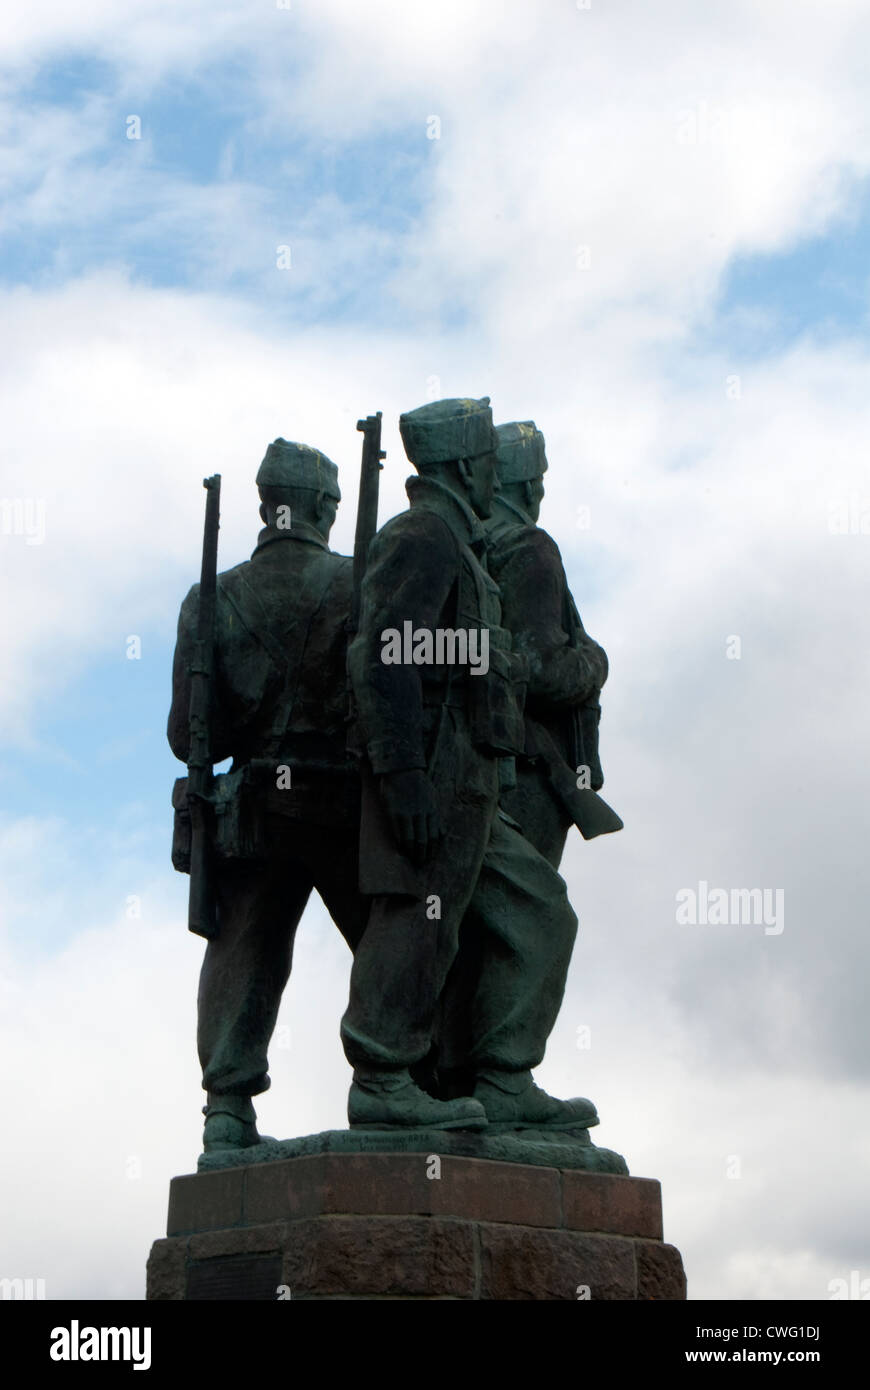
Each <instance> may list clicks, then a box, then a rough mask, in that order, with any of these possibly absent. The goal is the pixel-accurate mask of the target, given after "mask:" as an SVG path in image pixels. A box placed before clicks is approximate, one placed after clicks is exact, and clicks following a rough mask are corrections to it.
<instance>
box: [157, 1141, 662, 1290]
mask: <svg viewBox="0 0 870 1390" xmlns="http://www.w3.org/2000/svg"><path fill="white" fill-rule="evenodd" d="M439 1173H440V1176H439ZM281 1286H283V1288H282V1292H281V1293H280V1294H279V1287H281ZM587 1290H588V1293H587V1292H586V1291H587ZM685 1296H686V1281H685V1275H684V1273H683V1265H682V1260H681V1258H680V1254H679V1251H678V1250H676V1249H675V1248H674V1247H673V1246H672V1245H665V1244H664V1243H663V1239H662V1211H661V1188H660V1186H659V1183H658V1182H656V1181H653V1180H652V1179H649V1178H634V1177H627V1176H619V1175H615V1174H611V1173H589V1172H581V1171H576V1170H562V1169H558V1168H546V1167H541V1166H530V1165H525V1164H519V1163H499V1162H494V1161H492V1160H489V1159H478V1158H466V1157H459V1156H438V1155H436V1154H434V1153H430V1154H429V1155H426V1154H416V1153H402V1154H388V1153H377V1154H368V1153H356V1154H352V1153H348V1154H340V1153H324V1154H317V1155H312V1156H310V1157H301V1158H290V1159H285V1160H280V1161H277V1162H271V1163H262V1164H253V1165H250V1166H246V1167H232V1168H224V1169H220V1170H218V1171H214V1172H201V1173H196V1174H191V1175H189V1176H185V1177H178V1178H174V1179H173V1180H172V1184H171V1188H170V1199H169V1222H168V1227H167V1238H166V1239H165V1240H158V1241H155V1243H154V1246H153V1248H152V1251H151V1257H150V1259H149V1261H148V1293H147V1297H148V1298H149V1299H195V1300H201V1299H240V1298H244V1299H262V1300H274V1299H277V1298H278V1297H284V1298H286V1297H290V1298H292V1299H318V1300H320V1299H330V1298H333V1299H351V1298H362V1299H375V1298H385V1299H533V1300H538V1299H543V1300H551V1299H557V1300H559V1299H569V1300H576V1299H577V1298H585V1297H589V1298H591V1299H593V1300H598V1299H628V1300H637V1299H684V1298H685Z"/></svg>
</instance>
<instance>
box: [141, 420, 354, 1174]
mask: <svg viewBox="0 0 870 1390" xmlns="http://www.w3.org/2000/svg"><path fill="white" fill-rule="evenodd" d="M257 486H258V489H259V493H260V499H261V506H260V516H261V518H262V520H263V522H264V523H265V526H264V529H263V530H262V531H261V532H260V535H259V537H258V541H257V548H256V550H255V551H254V553H253V555H252V557H251V559H250V560H249V561H246V562H245V563H244V564H241V565H237V566H236V567H235V568H234V569H231V570H228V571H226V572H225V573H224V574H222V575H220V576H219V580H218V595H217V633H216V644H215V645H216V652H215V673H214V698H213V709H212V735H211V737H212V758H213V761H215V762H221V761H223V759H225V758H227V757H232V758H233V765H232V769H231V771H230V772H229V773H228V774H223V775H219V776H218V777H217V778H216V779H215V781H216V798H215V800H216V815H215V834H214V848H215V854H216V858H217V865H216V892H217V917H218V932H217V936H216V937H215V939H213V940H210V941H209V944H208V947H207V949H206V953H205V959H204V962H203V966H202V973H201V976H200V985H199V998H198V1029H197V1044H198V1049H199V1057H200V1062H201V1065H202V1072H203V1081H202V1084H203V1089H204V1090H205V1091H206V1092H207V1105H206V1106H205V1108H204V1114H205V1116H206V1122H205V1131H204V1136H203V1143H204V1148H205V1150H206V1151H207V1152H208V1151H213V1150H215V1149H224V1148H237V1147H246V1146H248V1145H250V1144H254V1143H257V1142H258V1137H259V1136H258V1135H257V1131H256V1126H255V1112H254V1107H253V1105H252V1102H251V1097H252V1096H255V1095H258V1094H259V1093H260V1092H262V1091H265V1090H267V1089H268V1087H269V1084H270V1082H269V1076H268V1060H267V1048H268V1044H269V1040H270V1038H271V1036H272V1032H273V1030H274V1027H275V1022H276V1019H277V1015H278V1008H279V1005H280V1001H281V995H282V992H283V990H284V987H285V985H286V983H287V980H288V978H289V974H290V967H291V961H292V954H293V941H294V936H295V932H296V928H297V926H298V924H299V919H300V918H301V916H302V912H303V910H304V908H305V904H306V903H307V901H308V898H309V896H310V894H311V891H312V888H316V889H317V891H318V892H319V894H320V896H321V897H322V899H323V901H324V903H325V905H326V907H327V909H328V910H329V912H330V915H331V916H332V918H333V920H334V922H335V923H336V925H337V926H338V928H339V930H340V931H341V933H342V935H343V936H344V938H345V940H346V941H347V943H348V945H349V946H350V947H351V949H352V950H353V949H354V948H355V947H356V945H357V943H358V941H359V939H360V936H361V934H362V931H363V927H364V925H365V916H366V912H367V904H366V902H365V900H364V899H363V898H362V897H361V896H360V893H359V890H358V877H359V866H358V833H359V784H358V777H357V775H356V771H355V767H354V766H353V764H352V763H349V762H348V757H347V754H346V749H345V719H346V714H347V684H346V648H347V635H346V623H347V619H348V615H349V612H350V605H351V576H352V561H351V559H350V558H348V557H345V556H343V555H336V554H333V552H331V551H330V550H329V547H328V544H327V542H328V538H329V533H330V530H331V528H332V525H333V522H334V521H335V515H336V510H337V507H338V503H339V501H340V498H341V493H340V491H339V487H338V470H337V468H336V466H335V464H334V463H332V462H331V461H330V460H329V459H328V458H326V457H325V456H324V455H323V454H322V453H320V452H319V451H318V450H317V449H312V448H309V447H308V446H307V445H305V444H294V443H288V442H287V441H286V440H283V439H276V440H275V442H274V443H273V444H270V445H269V448H268V449H267V451H266V456H265V458H264V459H263V462H262V464H261V466H260V470H259V472H258V474H257ZM198 596H199V585H194V587H193V588H192V589H191V591H190V593H189V594H188V596H187V598H186V599H185V600H184V603H183V605H182V609H181V616H180V618H179V624H178V643H177V646H176V651H175V662H174V668H173V690H172V710H171V713H170V716H169V728H168V737H169V742H170V745H171V747H172V751H173V753H174V754H175V756H176V757H177V758H180V759H181V760H182V761H185V762H186V761H187V758H188V749H189V740H190V730H189V723H188V713H189V706H190V667H191V660H192V651H193V645H194V640H195V638H194V635H195V632H196V619H197V609H198ZM174 800H175V803H176V806H177V808H178V815H177V825H178V823H179V821H180V822H181V824H182V826H183V823H184V819H185V817H184V809H183V796H181V797H178V796H177V797H176V798H174ZM174 858H175V861H176V867H182V866H183V864H184V849H183V846H182V847H180V848H179V847H178V846H176V852H175V853H174Z"/></svg>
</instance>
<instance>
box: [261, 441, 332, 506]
mask: <svg viewBox="0 0 870 1390" xmlns="http://www.w3.org/2000/svg"><path fill="white" fill-rule="evenodd" d="M257 487H302V488H311V489H312V490H313V491H316V492H325V493H326V495H327V497H334V498H335V499H336V501H338V502H340V501H341V490H340V488H339V486H338V469H337V468H336V466H335V464H334V463H333V462H332V459H328V458H327V457H326V455H325V454H322V453H321V452H320V450H319V449H312V448H311V446H310V445H309V444H292V443H290V442H289V441H288V440H286V439H276V440H275V441H274V443H273V444H270V445H269V447H268V449H267V450H266V456H265V458H264V459H263V462H262V463H261V464H260V469H259V472H258V473H257Z"/></svg>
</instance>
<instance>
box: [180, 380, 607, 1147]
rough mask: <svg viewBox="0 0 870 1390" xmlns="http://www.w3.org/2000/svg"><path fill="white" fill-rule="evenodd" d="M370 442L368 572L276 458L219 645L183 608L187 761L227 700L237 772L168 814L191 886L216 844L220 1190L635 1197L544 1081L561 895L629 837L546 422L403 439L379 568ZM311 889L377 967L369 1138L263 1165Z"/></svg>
mask: <svg viewBox="0 0 870 1390" xmlns="http://www.w3.org/2000/svg"><path fill="white" fill-rule="evenodd" d="M360 428H361V429H364V430H365V431H366V449H365V453H364V470H363V476H364V479H365V489H366V492H365V496H364V497H363V502H362V507H361V521H362V520H363V519H366V520H365V524H361V526H360V527H359V528H358V532H357V557H356V566H355V567H354V562H353V561H352V560H351V559H350V558H349V557H345V556H339V555H336V554H334V553H333V552H331V551H330V550H329V549H328V544H327V543H328V538H329V533H330V529H331V526H332V523H333V521H334V519H335V512H336V508H337V505H338V501H339V498H340V491H339V488H338V480H337V470H336V469H335V465H334V464H332V463H331V461H330V460H329V459H327V458H326V457H325V455H323V454H322V453H321V452H320V451H319V450H315V449H311V448H309V447H308V446H305V445H298V444H293V443H288V442H287V441H285V440H278V441H275V443H274V444H273V445H271V446H270V447H269V450H268V451H267V455H266V459H265V460H264V463H263V465H262V467H261V472H260V474H259V475H258V482H259V487H260V496H261V516H262V519H263V521H264V522H265V527H264V530H263V531H261V533H260V537H259V541H258V545H257V549H256V550H255V552H254V555H253V556H252V558H251V560H250V561H248V562H246V563H245V564H243V565H239V566H236V568H235V569H233V570H229V571H227V572H225V573H223V574H221V575H220V576H219V577H218V578H217V582H216V584H215V586H214V591H215V615H214V623H213V628H212V640H211V643H210V645H209V642H208V639H207V637H204V635H203V624H202V623H201V622H200V612H199V606H200V592H201V590H200V586H194V588H193V589H192V590H191V592H190V594H189V595H188V597H187V599H186V600H185V602H184V605H183V606H182V611H181V618H180V621H179V633H178V645H177V649H176V655H175V666H174V677H173V702H172V711H171V714H170V719H169V739H170V743H171V745H172V748H173V751H174V752H175V753H176V756H178V757H179V758H181V759H182V760H185V761H187V760H188V758H189V757H190V755H191V750H192V746H195V747H197V748H199V747H200V746H201V745H202V728H201V726H199V725H197V723H196V720H194V730H193V732H194V734H195V735H196V734H197V733H198V734H199V738H198V739H197V738H196V737H195V738H194V739H193V740H192V738H191V717H190V716H191V690H192V688H193V690H194V702H193V703H194V707H195V708H199V707H200V705H201V702H199V704H198V702H197V694H196V692H197V688H198V687H197V684H196V683H197V682H199V683H200V685H201V684H202V682H203V680H206V681H207V682H208V683H209V684H208V690H209V701H208V709H207V725H208V747H209V755H210V758H211V760H212V761H214V762H217V761H220V760H222V759H224V758H226V757H232V759H233V765H232V769H231V771H230V772H229V773H228V774H224V775H223V776H222V777H218V778H214V779H212V781H211V784H210V790H209V791H208V792H207V793H206V794H203V793H202V792H199V793H198V799H197V798H194V800H193V803H192V806H191V804H189V803H190V797H189V790H190V788H189V785H186V784H185V782H184V781H183V780H182V781H180V782H179V783H178V784H177V786H176V792H175V795H174V798H173V800H174V804H175V806H176V821H177V826H176V842H175V846H174V854H173V858H174V862H175V863H176V867H179V868H182V869H184V868H189V867H190V847H189V811H190V809H193V810H194V811H195V813H197V814H199V815H200V817H201V818H202V817H203V815H204V814H205V813H207V823H208V828H209V836H210V839H209V846H210V851H209V855H208V857H207V862H206V863H205V867H204V868H202V867H201V868H200V869H199V870H198V872H201V873H205V874H206V875H207V876H208V878H209V882H210V884H211V886H212V888H213V897H214V903H215V911H214V923H213V929H212V930H211V931H210V932H203V933H202V934H204V935H209V941H208V945H207V948H206V954H205V960H204V963H203V969H202V976H201V981H200V992H199V1024H198V1045H199V1053H200V1061H201V1064H202V1068H203V1087H204V1089H205V1090H206V1092H207V1097H208V1103H207V1106H206V1110H205V1113H206V1126H205V1135H204V1150H205V1152H204V1155H203V1157H202V1159H201V1166H202V1167H204V1168H213V1167H221V1166H227V1165H235V1164H237V1163H240V1162H245V1163H247V1162H251V1161H258V1162H263V1161H269V1160H270V1158H283V1157H287V1156H288V1154H291V1153H292V1154H297V1153H308V1152H323V1151H336V1152H359V1151H393V1152H397V1151H398V1152H405V1151H409V1152H420V1151H426V1150H431V1151H436V1152H453V1153H466V1154H471V1155H473V1156H477V1157H492V1158H499V1159H501V1160H502V1161H504V1160H507V1159H513V1160H515V1161H518V1162H519V1161H521V1162H526V1163H529V1162H533V1163H544V1164H546V1165H547V1166H555V1167H578V1168H585V1169H592V1170H597V1171H606V1172H625V1171H626V1169H625V1165H624V1161H623V1160H622V1159H621V1158H620V1157H619V1155H617V1154H613V1153H612V1152H611V1151H610V1150H606V1149H598V1148H596V1147H595V1146H594V1145H592V1144H591V1142H590V1140H589V1134H588V1131H589V1129H590V1128H591V1127H592V1126H594V1125H596V1124H597V1123H598V1116H597V1113H596V1110H595V1107H594V1105H593V1104H592V1103H591V1102H590V1101H588V1100H585V1099H582V1098H576V1099H574V1100H568V1101H561V1100H557V1099H555V1098H553V1097H551V1096H548V1095H547V1094H546V1093H545V1092H543V1091H541V1090H540V1089H539V1088H538V1087H537V1086H535V1084H534V1082H533V1079H532V1071H533V1069H534V1068H535V1067H537V1066H538V1065H539V1064H540V1062H541V1061H542V1059H543V1056H544V1051H545V1048H546V1044H547V1039H548V1037H549V1035H550V1032H551V1030H552V1028H553V1026H554V1024H555V1021H556V1018H557V1015H558V1012H559V1008H560V1005H561V1003H562V998H563V994H564V988H565V979H566V975H567V971H568V966H569V963H570V960H571V953H572V949H573V945H574V939H575V934H576V929H577V918H576V916H575V914H574V911H573V909H572V907H571V905H570V903H569V901H568V897H567V891H566V887H565V884H564V881H563V880H562V879H561V877H560V876H559V874H558V872H557V869H558V864H559V860H560V857H561V853H562V849H563V847H564V842H565V836H566V834H567V830H568V828H569V827H570V825H571V824H572V822H573V823H576V824H577V825H578V826H579V827H580V828H581V830H582V832H583V834H584V835H586V836H587V838H591V837H592V836H593V835H595V834H600V833H602V832H604V831H607V830H613V829H618V828H619V827H620V826H621V822H620V821H619V819H618V817H616V816H615V813H613V812H612V811H611V810H610V808H609V807H607V805H606V803H604V802H603V801H601V799H600V798H599V797H597V787H598V786H599V785H600V782H601V775H600V766H599V764H598V759H597V720H598V713H599V704H598V697H599V693H600V689H601V686H602V684H603V682H604V680H605V679H606V675H607V661H606V657H605V655H604V652H603V651H602V649H601V648H600V647H599V646H598V645H597V644H596V643H594V642H592V640H591V639H590V638H589V637H588V636H587V635H586V633H585V631H584V629H583V626H582V623H581V622H580V619H579V615H578V614H577V610H576V608H575V606H574V604H573V600H572V599H571V596H570V593H569V592H568V587H567V581H566V579H565V574H564V569H563V567H562V563H561V558H560V557H559V552H558V548H557V547H556V546H555V543H554V542H553V541H552V540H551V539H550V537H549V536H547V535H546V533H545V532H543V531H541V530H540V529H539V528H538V527H537V526H536V525H535V522H536V520H537V508H538V507H539V505H540V496H541V495H542V494H543V485H542V482H541V478H542V474H543V470H544V468H545V467H546V458H545V455H544V450H543V437H542V436H541V435H540V433H539V432H538V431H536V430H535V428H534V426H533V425H532V424H531V422H523V423H522V424H518V425H513V426H508V427H501V429H500V430H499V432H496V431H495V429H494V427H493V423H492V414H491V411H490V408H489V401H488V398H483V399H481V400H473V399H470V398H463V399H461V400H447V401H439V402H434V403H430V404H429V405H426V406H423V407H420V408H419V409H418V410H415V411H410V412H408V413H407V414H405V415H403V416H402V418H401V421H400V428H401V434H402V438H403V442H404V444H405V448H406V451H407V453H408V457H409V459H410V460H411V462H412V464H413V465H414V466H415V468H416V470H417V474H418V476H417V477H414V478H411V479H409V480H408V483H407V491H408V498H409V507H408V509H407V510H406V511H404V512H402V513H401V514H400V515H398V516H396V517H394V518H392V519H391V520H390V521H388V522H387V523H386V525H384V526H383V527H382V528H381V530H380V531H379V532H377V534H376V535H374V536H373V538H371V539H370V533H371V532H372V531H373V530H374V526H375V521H374V518H375V517H376V513H377V503H376V493H375V494H373V493H372V491H371V489H372V487H375V488H376V475H377V470H378V468H379V459H380V457H382V455H381V454H380V451H379V434H380V417H379V416H378V417H375V416H371V417H369V419H368V420H367V421H361V422H360ZM497 453H498V458H497ZM499 467H500V468H501V470H502V473H503V481H502V484H501V489H502V490H501V492H499V491H498V487H499V484H498V482H497V471H498V469H499ZM373 500H374V505H373ZM288 518H289V524H287V523H288ZM206 550H207V551H208V545H207V547H206ZM354 577H355V578H356V589H355V585H354ZM202 583H203V590H202V592H205V586H206V584H207V566H206V564H205V563H204V566H203V581H202ZM407 625H410V630H412V631H421V630H423V631H428V632H439V631H445V630H447V631H452V632H456V631H460V630H461V631H463V632H466V633H468V634H475V635H476V636H477V638H478V639H480V640H479V643H478V648H477V650H481V646H482V642H483V638H484V636H485V639H486V643H487V647H486V651H487V661H486V665H485V669H484V668H483V667H481V668H479V669H478V670H476V671H475V670H473V669H472V666H471V665H470V664H462V663H461V662H460V663H458V664H442V665H440V666H439V665H417V664H413V663H408V664H403V663H402V662H398V663H395V664H393V663H387V662H385V661H384V659H383V635H384V633H385V632H387V631H390V630H397V631H399V632H403V631H404V630H405V629H406V627H407ZM349 638H350V641H349ZM206 648H208V650H206ZM348 711H350V714H351V718H350V720H348ZM581 766H585V767H588V768H589V769H591V778H592V781H591V785H589V786H587V787H585V788H584V787H580V788H578V787H577V785H576V781H577V774H578V771H579V769H580V767H581ZM192 770H195V769H192ZM197 775H199V774H197ZM199 784H200V785H202V779H201V778H200V783H199ZM314 888H316V889H317V891H318V892H319V894H320V895H321V897H322V898H323V901H324V903H325V904H326V906H327V908H328V910H329V912H330V914H331V916H332V917H333V920H334V921H335V922H336V925H337V926H338V928H339V930H340V931H341V932H342V935H343V936H344V938H345V940H346V941H347V943H348V945H349V946H350V948H351V950H352V951H353V952H354V961H353V967H352V973H351V987H350V999H349V1003H348V1007H347V1010H346V1012H345V1015H344V1018H343V1019H342V1021H341V1037H342V1042H343V1045H344V1049H345V1053H346V1055H347V1058H348V1061H349V1062H350V1064H351V1066H352V1067H353V1080H352V1084H351V1089H350V1097H349V1102H348V1118H349V1122H350V1129H349V1130H348V1131H337V1132H329V1133H328V1134H326V1135H318V1136H308V1137H307V1138H304V1139H294V1140H286V1141H282V1142H281V1143H279V1142H278V1141H275V1140H269V1141H261V1140H260V1138H259V1136H258V1135H257V1132H256V1126H255V1115H254V1109H253V1105H252V1099H251V1098H252V1097H253V1096H254V1095H257V1094H259V1093H261V1092H262V1091H264V1090H265V1089H267V1087H268V1086H269V1077H268V1061H267V1049H268V1045H269V1042H270V1039H271V1036H272V1032H273V1030H274V1027H275V1022H276V1018H277V1012H278V1007H279V1004H280V999H281V995H282V992H283V989H284V987H285V985H286V982H287V979H288V977H289V972H290V965H291V958H292V944H293V937H294V934H295V930H296V927H297V925H298V922H299V919H300V917H301V914H302V911H303V909H304V907H305V904H306V902H307V900H308V897H309V896H310V893H311V891H312V889H314ZM192 896H193V895H192ZM198 896H199V897H200V898H201V897H202V894H200V895H198ZM206 896H207V895H206ZM191 925H192V926H193V929H194V930H197V929H198V928H197V926H196V923H195V922H192V924H191ZM572 1155H573V1157H572Z"/></svg>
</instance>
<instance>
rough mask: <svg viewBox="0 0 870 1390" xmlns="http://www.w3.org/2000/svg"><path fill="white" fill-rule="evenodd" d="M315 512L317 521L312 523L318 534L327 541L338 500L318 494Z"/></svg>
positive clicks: (324, 494)
mask: <svg viewBox="0 0 870 1390" xmlns="http://www.w3.org/2000/svg"><path fill="white" fill-rule="evenodd" d="M315 510H316V515H317V519H316V521H315V523H314V525H315V528H316V530H318V531H319V532H320V534H321V536H323V538H324V540H328V539H329V533H330V531H331V530H332V527H333V523H334V521H335V516H336V512H337V511H338V498H337V497H330V496H328V495H327V494H326V493H322V492H321V493H318V495H317V502H316V504H315Z"/></svg>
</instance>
